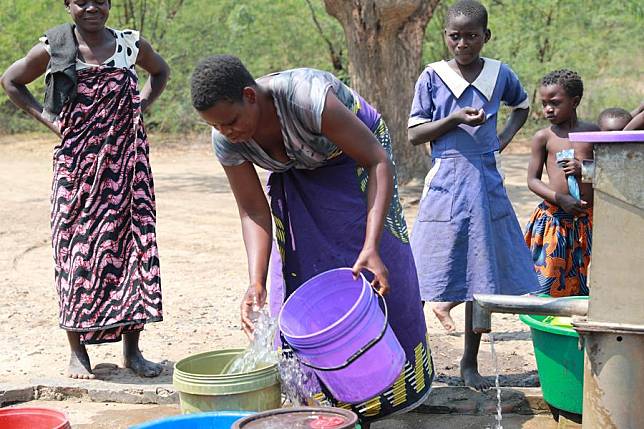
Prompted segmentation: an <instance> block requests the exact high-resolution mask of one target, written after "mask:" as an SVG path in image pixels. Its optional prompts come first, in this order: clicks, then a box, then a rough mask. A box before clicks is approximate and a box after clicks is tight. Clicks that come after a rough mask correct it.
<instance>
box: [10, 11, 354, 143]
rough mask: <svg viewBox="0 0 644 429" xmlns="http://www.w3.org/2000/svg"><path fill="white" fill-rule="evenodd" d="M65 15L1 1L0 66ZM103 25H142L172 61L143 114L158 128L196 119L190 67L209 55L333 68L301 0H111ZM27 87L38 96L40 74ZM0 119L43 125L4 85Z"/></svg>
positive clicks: (259, 71) (339, 37) (16, 126)
mask: <svg viewBox="0 0 644 429" xmlns="http://www.w3.org/2000/svg"><path fill="white" fill-rule="evenodd" d="M7 2H8V3H9V4H8V5H7V6H5V5H6V4H7ZM51 3H54V5H53V6H52V4H51ZM311 5H312V7H313V9H314V12H315V14H316V17H317V19H318V22H319V23H320V25H321V27H322V30H323V31H324V35H325V36H326V37H327V38H328V39H329V40H330V41H331V42H332V43H333V44H334V46H335V47H336V49H342V50H343V47H344V33H343V32H342V28H341V27H340V25H339V24H338V23H337V22H336V21H335V19H333V18H332V17H330V16H328V15H327V14H326V12H325V10H324V6H323V4H322V3H321V2H320V1H317V0H313V1H312V2H311ZM67 19H69V18H68V17H67V14H66V12H65V8H64V7H63V5H62V1H52V0H47V1H42V0H39V1H36V2H34V1H27V0H2V3H1V4H0V29H2V31H0V70H5V69H6V68H7V67H8V66H9V65H10V64H11V63H12V62H13V61H15V60H17V59H19V58H20V57H22V56H24V55H25V54H26V53H27V51H28V50H29V49H30V48H31V47H32V46H33V45H34V44H35V43H36V42H37V41H38V37H39V36H40V35H41V34H43V33H44V32H45V31H46V30H47V29H48V28H50V27H53V26H55V25H57V24H59V23H62V22H64V21H65V20H67ZM108 25H109V26H112V27H116V28H126V27H127V28H135V29H140V28H142V29H143V31H142V36H143V37H144V38H146V39H147V40H148V41H150V43H151V44H152V46H153V47H154V48H155V49H156V50H157V51H158V52H159V53H160V54H161V55H162V56H163V57H164V59H165V60H166V61H167V62H168V64H170V66H171V68H172V75H171V78H170V82H169V83H168V86H167V88H166V91H165V92H164V93H163V95H162V96H161V98H160V99H159V100H158V101H157V102H156V103H155V105H154V106H153V107H152V109H151V112H150V114H149V115H148V116H147V117H146V123H147V125H148V128H150V129H156V130H159V131H167V132H185V131H190V130H193V129H195V128H196V127H200V126H201V125H200V124H199V119H198V116H197V115H196V114H195V113H194V112H193V109H192V106H191V103H190V74H191V73H192V70H193V68H194V66H195V65H196V63H197V62H198V61H199V59H201V58H203V57H206V56H208V55H215V54H223V53H229V54H234V55H237V56H239V57H240V58H241V59H242V60H243V61H244V63H245V64H246V65H247V66H248V68H249V69H250V71H251V73H253V74H254V75H255V76H261V75H263V74H266V73H270V72H273V71H277V70H281V69H288V68H293V67H301V66H310V67H316V68H320V69H324V70H329V71H332V70H333V68H332V64H331V59H330V56H329V50H328V48H327V45H326V42H325V41H324V40H323V38H322V37H321V35H320V33H319V31H318V30H317V28H316V27H315V25H314V23H313V20H312V17H311V10H310V9H309V6H308V5H307V3H306V2H305V1H304V0H281V1H274V0H114V1H113V7H112V11H111V15H110V20H109V21H108ZM344 51H346V50H344ZM140 75H141V77H142V79H145V75H144V73H143V72H141V73H140ZM142 84H143V82H141V85H142ZM30 88H31V89H32V91H33V92H34V94H35V96H36V97H37V98H40V97H41V96H42V93H43V92H42V88H43V83H42V79H39V80H38V81H37V82H34V85H32V86H31V87H30ZM0 118H1V122H0V132H17V131H27V130H34V129H36V130H37V129H42V128H41V127H40V125H39V124H37V123H36V122H35V121H33V120H31V119H30V118H28V117H27V116H26V115H25V114H23V113H22V112H17V111H16V109H15V108H14V107H13V105H11V104H10V102H9V101H8V99H7V98H6V96H5V95H4V93H3V92H1V91H0Z"/></svg>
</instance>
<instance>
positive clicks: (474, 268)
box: [409, 58, 539, 302]
mask: <svg viewBox="0 0 644 429" xmlns="http://www.w3.org/2000/svg"><path fill="white" fill-rule="evenodd" d="M502 101H503V102H504V103H505V104H507V105H508V106H510V107H512V108H528V96H527V94H526V92H525V90H524V89H523V88H522V87H521V84H520V82H519V80H518V78H517V76H516V75H515V74H514V72H513V71H512V70H511V69H510V68H509V67H508V66H507V65H505V64H502V63H501V62H499V61H496V60H491V59H488V58H484V66H483V70H482V71H481V73H480V74H479V76H478V77H477V79H476V80H475V81H474V82H472V83H471V84H470V83H469V82H467V81H466V80H464V79H463V78H462V77H461V76H460V75H459V74H457V73H456V72H455V71H454V70H452V68H451V67H450V66H449V64H448V63H447V62H445V61H440V62H437V63H433V64H430V65H428V66H427V67H426V68H425V70H423V72H422V74H421V75H420V77H419V79H418V81H417V82H416V90H415V95H414V101H413V104H412V109H411V114H410V118H409V127H410V128H411V127H414V126H417V125H419V124H423V123H426V122H430V121H437V120H439V119H442V118H445V117H447V116H448V115H449V114H451V113H452V112H454V111H456V110H459V109H462V108H464V107H467V106H471V107H474V108H477V109H481V108H482V109H483V110H484V111H485V116H486V121H485V122H484V123H483V124H482V125H479V126H476V127H471V126H468V125H459V126H458V127H456V128H454V129H452V130H450V131H449V132H447V133H445V134H443V135H442V136H440V137H439V138H437V139H436V140H435V141H433V142H432V144H431V147H432V158H433V165H432V168H431V170H430V171H429V173H428V174H427V177H426V179H425V188H424V189H423V195H422V198H421V201H420V208H419V212H418V218H417V219H416V223H415V224H414V228H413V233H412V236H411V247H412V251H413V254H414V260H415V262H416V267H417V269H418V277H419V285H420V291H421V296H422V298H423V300H424V301H439V302H462V301H471V300H472V295H473V294H475V293H496V294H508V295H519V294H524V293H528V292H532V291H535V290H537V289H538V287H539V283H538V281H537V278H536V276H535V273H534V269H533V266H532V260H531V258H530V252H529V251H528V248H527V247H526V245H525V242H524V240H523V234H522V232H521V228H520V226H519V223H518V221H517V218H516V216H515V214H514V210H513V209H512V205H511V204H510V200H509V199H508V196H507V194H506V191H505V188H504V187H503V179H502V176H501V174H500V172H499V171H498V169H497V166H496V160H495V154H496V152H497V151H498V150H499V139H498V137H497V132H496V121H497V113H498V111H499V107H500V104H501V102H502Z"/></svg>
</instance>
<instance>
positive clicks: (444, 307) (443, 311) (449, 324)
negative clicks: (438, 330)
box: [430, 302, 460, 334]
mask: <svg viewBox="0 0 644 429" xmlns="http://www.w3.org/2000/svg"><path fill="white" fill-rule="evenodd" d="M458 304H460V303H458V302H432V303H431V305H430V306H431V309H432V311H433V312H434V314H435V315H436V318H437V319H438V321H439V322H441V325H443V328H445V330H446V331H447V333H448V334H452V333H454V331H456V324H455V323H454V319H452V316H451V315H450V314H449V312H450V311H451V310H452V308H454V307H456V306H457V305H458Z"/></svg>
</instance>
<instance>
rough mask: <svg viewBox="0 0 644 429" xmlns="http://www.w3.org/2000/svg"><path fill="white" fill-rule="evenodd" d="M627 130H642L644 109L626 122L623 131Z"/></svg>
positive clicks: (643, 127)
mask: <svg viewBox="0 0 644 429" xmlns="http://www.w3.org/2000/svg"><path fill="white" fill-rule="evenodd" d="M642 106H644V104H642ZM629 130H644V110H643V111H641V112H640V113H638V114H637V115H635V116H634V117H633V119H631V121H630V122H629V123H628V124H626V126H625V127H624V131H629Z"/></svg>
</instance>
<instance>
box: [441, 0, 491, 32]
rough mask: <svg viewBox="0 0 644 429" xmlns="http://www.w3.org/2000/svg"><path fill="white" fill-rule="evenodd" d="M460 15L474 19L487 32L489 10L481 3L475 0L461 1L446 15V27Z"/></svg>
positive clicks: (449, 9)
mask: <svg viewBox="0 0 644 429" xmlns="http://www.w3.org/2000/svg"><path fill="white" fill-rule="evenodd" d="M459 15H464V16H466V17H468V18H471V19H473V20H474V21H475V22H476V23H477V24H480V25H481V27H483V28H484V29H485V30H487V9H485V6H483V5H482V4H481V3H480V2H477V1H474V0H459V1H457V2H456V3H454V4H453V5H451V6H450V7H449V8H448V9H447V15H445V26H447V25H448V24H449V22H450V21H451V20H452V19H453V18H456V17H457V16H459Z"/></svg>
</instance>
